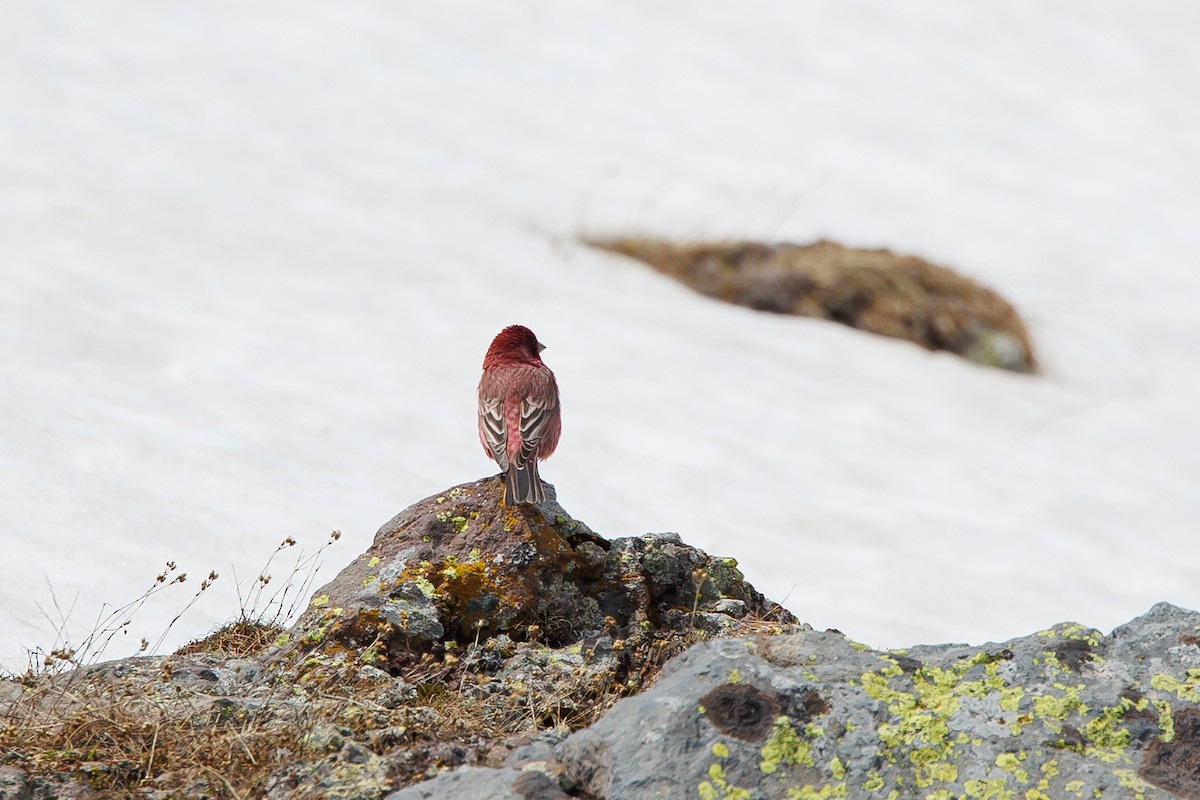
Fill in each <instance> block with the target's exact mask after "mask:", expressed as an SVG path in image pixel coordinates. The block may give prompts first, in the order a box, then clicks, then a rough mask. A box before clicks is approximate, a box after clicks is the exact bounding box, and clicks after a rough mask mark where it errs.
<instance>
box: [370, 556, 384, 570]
mask: <svg viewBox="0 0 1200 800" xmlns="http://www.w3.org/2000/svg"><path fill="white" fill-rule="evenodd" d="M381 560H382V559H380V558H379V556H371V560H370V561H368V562H367V569H374V568H375V567H377V566H379V562H380V561H381Z"/></svg>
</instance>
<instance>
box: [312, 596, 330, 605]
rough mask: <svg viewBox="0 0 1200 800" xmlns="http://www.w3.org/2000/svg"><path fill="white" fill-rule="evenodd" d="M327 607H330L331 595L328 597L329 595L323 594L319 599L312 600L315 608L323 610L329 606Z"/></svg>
mask: <svg viewBox="0 0 1200 800" xmlns="http://www.w3.org/2000/svg"><path fill="white" fill-rule="evenodd" d="M327 605H329V595H327V594H323V595H320V596H318V597H314V598H313V599H312V607H313V608H321V607H322V606H327Z"/></svg>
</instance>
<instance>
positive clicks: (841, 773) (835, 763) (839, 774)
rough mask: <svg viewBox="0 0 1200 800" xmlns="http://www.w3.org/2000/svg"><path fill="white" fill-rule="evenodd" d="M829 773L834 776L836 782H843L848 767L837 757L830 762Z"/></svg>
mask: <svg viewBox="0 0 1200 800" xmlns="http://www.w3.org/2000/svg"><path fill="white" fill-rule="evenodd" d="M829 773H830V774H831V775H833V779H834V780H835V781H840V780H843V779H844V778H845V777H846V765H845V764H843V763H842V760H841V759H840V758H838V757H837V756H834V757H833V760H832V761H830V762H829Z"/></svg>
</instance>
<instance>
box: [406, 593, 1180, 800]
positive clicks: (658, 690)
mask: <svg viewBox="0 0 1200 800" xmlns="http://www.w3.org/2000/svg"><path fill="white" fill-rule="evenodd" d="M1198 631H1200V614H1198V613H1196V612H1194V611H1186V610H1184V609H1180V608H1176V607H1174V606H1170V605H1167V604H1165V603H1164V604H1160V605H1157V606H1155V607H1154V608H1153V609H1152V610H1151V611H1150V612H1149V613H1148V614H1146V615H1145V616H1142V617H1139V618H1138V619H1135V620H1133V621H1132V622H1130V623H1129V624H1127V625H1124V626H1122V627H1120V628H1117V629H1116V630H1115V631H1113V632H1112V634H1111V635H1108V636H1105V635H1103V634H1101V633H1100V632H1099V631H1096V630H1093V629H1090V628H1085V627H1083V626H1081V625H1075V624H1062V625H1057V626H1055V627H1054V628H1051V629H1050V630H1046V631H1041V632H1039V633H1036V634H1033V635H1031V636H1027V637H1024V638H1021V639H1014V640H1012V641H1009V642H1005V643H1002V644H990V645H984V646H982V647H968V646H966V645H938V646H922V647H914V648H912V649H910V650H907V651H878V650H872V649H870V648H867V647H864V646H862V645H859V644H856V643H854V642H851V641H850V640H848V639H847V638H846V637H844V636H842V635H841V634H838V633H819V632H816V631H802V632H796V633H792V634H787V635H779V636H769V637H760V638H755V639H726V640H716V641H711V642H707V643H704V644H699V645H697V646H696V647H694V648H693V649H691V650H689V651H688V652H687V653H685V654H683V655H681V656H679V657H678V658H676V659H675V660H674V661H673V662H672V663H671V664H670V665H668V667H667V668H666V669H665V670H664V671H663V673H662V675H661V676H660V678H659V680H658V682H657V683H656V684H655V685H654V686H653V687H652V688H650V689H649V690H648V691H646V692H643V693H642V694H640V695H638V696H637V697H632V698H629V699H626V700H623V701H621V702H620V703H618V704H617V705H616V706H615V707H614V708H613V709H612V710H611V711H609V712H608V713H607V714H606V715H605V716H604V717H603V718H602V719H600V720H599V721H597V722H596V723H594V724H593V725H591V726H590V727H588V728H586V729H584V730H580V731H577V732H576V733H574V734H572V735H571V736H570V737H568V738H567V739H566V740H564V741H563V742H561V743H560V744H558V745H557V746H556V747H555V748H554V749H553V751H552V752H550V753H549V754H547V758H546V760H545V761H544V762H542V763H540V764H537V765H535V766H536V769H537V770H538V771H539V772H541V773H542V774H545V775H553V776H555V780H556V788H557V790H558V791H562V792H564V793H565V792H567V791H571V792H575V793H577V794H578V796H585V797H592V798H613V799H615V798H620V799H621V800H641V798H646V799H647V800H648V799H649V798H663V797H679V798H684V797H698V798H701V800H712V799H714V798H726V799H729V800H732V799H733V798H743V799H744V800H748V799H749V798H764V800H765V799H766V798H786V799H787V800H799V799H801V798H803V799H804V800H815V799H816V798H842V797H845V798H864V799H865V798H914V799H915V798H926V799H928V798H934V799H935V800H949V799H950V798H1024V800H1045V798H1100V797H1128V798H1149V799H1153V798H1168V797H1182V798H1197V797H1200V635H1198V633H1197V632H1198ZM487 774H488V773H485V772H479V771H477V772H475V773H473V775H472V782H473V786H474V791H477V792H479V793H480V795H481V796H487V797H495V798H505V800H518V798H525V797H528V795H527V794H523V793H522V791H521V789H520V787H519V786H517V785H516V783H515V782H514V781H513V780H512V779H511V768H510V769H508V770H496V771H494V772H492V773H491V776H492V777H491V778H490V781H489V779H488V778H487ZM453 785H454V784H453V783H452V778H451V777H450V776H444V777H440V778H438V779H436V780H434V781H432V782H429V783H426V784H422V785H419V786H414V787H410V788H408V789H405V790H403V791H400V792H397V793H395V794H393V795H391V796H390V797H389V800H414V799H415V798H424V800H433V799H434V798H437V799H438V800H441V799H442V798H446V799H448V798H451V797H457V796H459V795H456V794H455V793H454V791H453V789H452V787H453Z"/></svg>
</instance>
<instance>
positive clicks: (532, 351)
mask: <svg viewBox="0 0 1200 800" xmlns="http://www.w3.org/2000/svg"><path fill="white" fill-rule="evenodd" d="M545 349H546V346H545V345H543V344H542V343H541V342H539V341H538V340H537V337H536V336H534V335H533V331H531V330H529V328H526V327H524V326H523V325H509V326H508V327H507V328H505V329H504V330H502V331H500V333H498V334H496V338H495V339H493V340H492V345H491V347H489V348H488V351H487V355H486V356H484V359H483V377H482V378H480V379H479V441H480V442H482V443H483V451H484V452H485V453H487V454H488V457H489V458H491V459H492V460H493V461H495V462H496V463H497V464H499V465H500V469H502V470H504V502H505V503H506V504H511V505H528V504H530V503H540V502H542V500H544V499H545V497H546V492H545V490H544V489H542V481H541V479H540V478H539V477H538V471H537V462H538V461H539V460H542V459H546V458H549V457H550V454H551V453H553V452H554V448H555V447H557V446H558V435H559V434H560V433H561V432H562V420H561V419H560V417H559V408H558V384H557V383H556V382H555V381H554V373H553V372H551V371H550V368H549V367H547V366H546V365H545V364H543V363H542V358H541V356H540V355H539V354H540V353H541V352H542V351H543V350H545Z"/></svg>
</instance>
